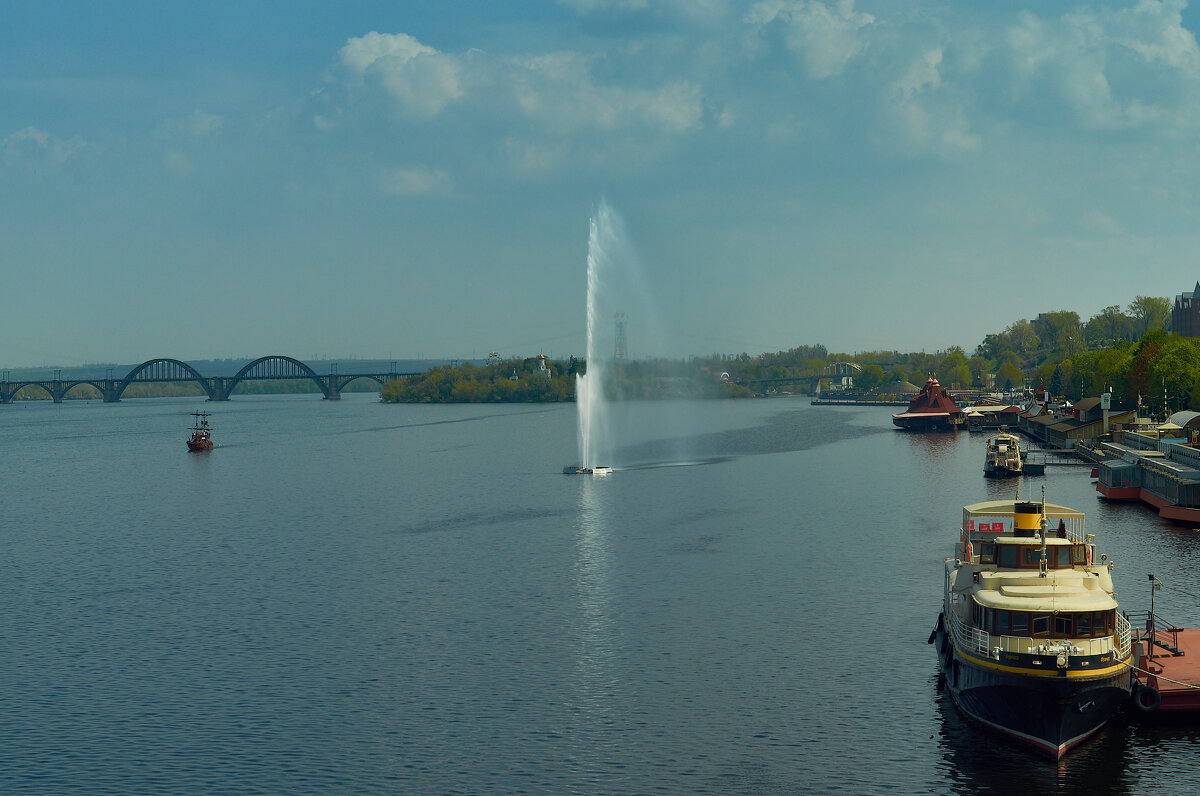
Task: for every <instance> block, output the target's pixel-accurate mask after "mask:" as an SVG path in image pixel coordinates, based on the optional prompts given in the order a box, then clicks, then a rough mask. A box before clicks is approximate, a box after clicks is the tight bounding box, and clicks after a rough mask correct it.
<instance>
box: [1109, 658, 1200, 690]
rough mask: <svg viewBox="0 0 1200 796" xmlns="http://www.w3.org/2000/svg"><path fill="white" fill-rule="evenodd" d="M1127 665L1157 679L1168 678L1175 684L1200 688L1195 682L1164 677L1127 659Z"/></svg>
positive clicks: (1168, 680) (1169, 681)
mask: <svg viewBox="0 0 1200 796" xmlns="http://www.w3.org/2000/svg"><path fill="white" fill-rule="evenodd" d="M1125 665H1126V666H1128V667H1129V668H1130V669H1133V670H1134V671H1135V672H1141V673H1142V674H1145V675H1149V676H1151V677H1153V678H1154V679H1156V680H1166V681H1167V682H1168V683H1174V684H1175V685H1181V686H1183V687H1184V688H1196V689H1200V685H1196V684H1195V683H1185V682H1183V681H1182V680H1172V679H1171V678H1170V677H1163V676H1162V675H1161V674H1155V673H1154V672H1151V671H1149V670H1147V669H1143V668H1141V667H1138V666H1134V665H1133V664H1132V663H1129V662H1127V661H1126V662H1125Z"/></svg>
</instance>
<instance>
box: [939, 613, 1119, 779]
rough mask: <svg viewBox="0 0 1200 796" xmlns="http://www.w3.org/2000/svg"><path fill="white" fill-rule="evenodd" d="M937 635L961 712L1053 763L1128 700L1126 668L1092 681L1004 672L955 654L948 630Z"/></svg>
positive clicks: (945, 673) (943, 665)
mask: <svg viewBox="0 0 1200 796" xmlns="http://www.w3.org/2000/svg"><path fill="white" fill-rule="evenodd" d="M937 635H938V638H937V642H938V657H939V662H940V664H941V669H942V674H943V676H944V678H945V687H946V689H947V690H948V691H949V692H950V696H951V698H952V699H953V700H954V703H955V704H956V705H957V706H958V708H959V709H960V710H961V711H962V712H963V713H965V714H966V715H967V716H968V717H969V718H971V719H973V720H974V721H976V722H977V723H979V724H980V725H982V726H984V727H986V728H988V729H990V730H992V731H994V732H996V733H999V734H1001V735H1004V736H1006V737H1008V738H1009V739H1011V740H1013V741H1016V742H1017V743H1019V744H1021V745H1023V746H1025V747H1026V748H1028V749H1030V750H1031V751H1033V752H1035V753H1036V754H1038V755H1040V756H1043V757H1047V758H1049V759H1051V760H1058V759H1060V758H1061V757H1062V756H1063V755H1065V754H1066V753H1067V752H1069V751H1070V750H1071V749H1073V748H1074V747H1076V746H1078V745H1079V744H1081V743H1083V742H1084V741H1086V740H1087V739H1088V738H1090V737H1091V736H1092V735H1094V734H1095V733H1097V732H1098V731H1099V730H1100V729H1102V728H1103V727H1104V725H1105V724H1107V723H1108V721H1109V719H1111V718H1112V717H1113V715H1115V714H1116V712H1117V711H1118V710H1119V709H1120V708H1121V706H1122V705H1123V704H1125V703H1126V702H1127V701H1128V699H1129V687H1130V678H1129V673H1128V670H1126V669H1124V668H1122V669H1121V670H1120V671H1118V672H1116V673H1113V674H1111V675H1108V676H1104V677H1097V678H1089V679H1082V678H1078V677H1067V676H1065V674H1064V675H1063V676H1046V675H1042V674H1024V673H1020V672H1014V671H1004V670H1003V668H1004V667H999V666H991V665H987V664H981V663H979V662H976V661H975V660H974V659H972V658H971V657H970V656H965V655H955V652H954V649H955V648H954V645H953V643H952V642H951V641H950V639H949V638H948V637H946V635H945V633H944V631H940V630H939V631H938V634H937Z"/></svg>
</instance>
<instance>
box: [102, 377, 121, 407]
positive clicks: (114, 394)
mask: <svg viewBox="0 0 1200 796" xmlns="http://www.w3.org/2000/svg"><path fill="white" fill-rule="evenodd" d="M99 387H100V396H101V397H102V398H103V399H104V403H106V404H115V403H118V402H120V400H121V397H120V393H119V390H120V387H121V382H120V381H119V380H118V379H101V380H100V384H99Z"/></svg>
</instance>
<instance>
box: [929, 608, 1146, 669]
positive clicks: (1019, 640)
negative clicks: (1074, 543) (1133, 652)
mask: <svg viewBox="0 0 1200 796" xmlns="http://www.w3.org/2000/svg"><path fill="white" fill-rule="evenodd" d="M946 613H947V615H948V616H949V617H950V633H951V635H952V636H953V638H954V643H955V644H956V645H957V646H959V647H961V648H963V649H966V650H969V651H971V652H975V653H977V654H979V655H982V656H984V657H989V658H990V657H996V655H997V654H998V653H1001V652H1022V653H1026V654H1037V653H1038V652H1039V651H1041V652H1042V653H1043V654H1044V653H1045V652H1048V651H1049V650H1048V649H1047V648H1048V647H1054V648H1056V649H1057V648H1059V647H1060V646H1061V645H1062V644H1064V643H1069V644H1070V645H1071V646H1070V654H1072V655H1099V654H1103V653H1105V652H1108V651H1109V650H1110V649H1113V650H1114V651H1115V652H1116V653H1117V657H1118V658H1119V659H1121V660H1124V659H1125V658H1127V657H1129V650H1130V646H1129V645H1130V632H1129V620H1127V619H1126V618H1125V617H1124V616H1122V615H1121V614H1117V626H1116V633H1115V634H1114V635H1115V636H1116V638H1115V639H1113V638H1112V637H1111V636H1104V637H1101V638H1096V639H1088V640H1080V639H1073V640H1072V641H1070V642H1064V641H1055V640H1053V639H1044V638H1043V639H1035V638H1031V637H1028V636H993V635H991V634H990V633H987V632H986V631H983V630H980V629H979V628H977V627H971V626H970V625H968V624H966V623H965V622H963V621H962V620H961V619H959V617H958V614H957V612H955V611H953V610H950V611H947V612H946ZM1079 643H1082V644H1084V646H1082V647H1081V646H1077V644H1079ZM1110 645H1111V646H1110Z"/></svg>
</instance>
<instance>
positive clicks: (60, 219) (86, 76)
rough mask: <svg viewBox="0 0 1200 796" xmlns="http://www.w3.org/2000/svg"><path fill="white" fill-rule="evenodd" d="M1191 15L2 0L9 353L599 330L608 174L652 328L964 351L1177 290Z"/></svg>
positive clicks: (1194, 15) (526, 337)
mask: <svg viewBox="0 0 1200 796" xmlns="http://www.w3.org/2000/svg"><path fill="white" fill-rule="evenodd" d="M1198 28H1200V13H1198V12H1197V10H1196V9H1194V8H1189V7H1188V6H1187V4H1186V3H1185V2H1182V0H1163V1H1162V2H1156V1H1155V0H1140V1H1139V2H1091V3H1087V4H1080V5H1075V6H1071V5H1068V4H1059V3H1029V2H1024V3H1015V2H1008V1H1007V0H993V2H989V3H962V2H929V1H928V0H910V1H909V2H904V3H896V2H865V1H864V0H822V1H821V2H817V1H816V0H750V1H749V2H733V0H558V2H551V1H550V0H547V1H546V2H530V1H529V0H508V2H504V3H496V2H491V1H490V0H489V1H488V2H474V1H473V0H472V1H470V2H451V1H449V0H440V1H439V2H432V0H430V1H429V2H427V1H426V0H405V1H404V2H365V1H364V2H356V1H355V0H342V1H340V2H306V1H305V0H293V2H289V3H284V4H279V3H245V2H241V0H239V1H238V2H221V1H220V0H217V1H216V2H204V3H179V2H161V1H160V0H155V1H153V2H150V1H143V0H128V1H126V2H122V3H90V4H84V3H77V2H57V1H56V0H47V1H44V2H38V3H24V2H16V0H0V275H2V279H0V297H2V303H0V310H2V312H0V323H2V324H3V326H2V328H3V333H2V334H0V367H12V368H17V367H27V366H44V365H64V366H70V365H79V364H93V363H106V362H113V363H136V362H141V361H144V360H148V359H152V358H157V357H168V358H176V359H184V360H188V359H209V358H226V357H230V358H245V359H251V358H255V357H259V356H265V355H269V354H282V355H287V356H293V357H297V358H301V359H307V358H332V359H337V358H346V359H349V358H356V357H357V358H381V359H382V358H392V359H408V358H415V357H426V358H435V357H446V358H468V357H472V358H482V357H485V356H486V355H487V354H488V353H489V352H491V351H496V352H498V353H500V354H501V355H502V356H533V355H536V354H538V353H546V354H548V355H550V356H563V357H565V356H567V355H569V354H576V355H582V354H583V352H584V351H585V350H586V334H587V321H586V307H587V290H588V278H587V269H588V254H589V237H590V234H589V230H590V228H591V223H592V221H593V219H594V218H595V217H596V216H597V215H599V214H601V211H602V209H603V208H611V211H612V212H613V214H614V215H615V216H616V217H618V218H619V219H620V221H621V223H620V234H621V235H622V236H623V238H624V242H623V244H622V246H621V247H620V248H621V251H622V252H626V254H625V256H626V257H628V258H630V259H633V260H636V270H637V272H638V273H637V276H636V278H634V277H633V276H631V274H632V270H631V269H628V268H626V267H624V266H620V267H610V268H609V271H608V273H607V274H606V275H605V278H606V279H607V280H609V281H610V282H613V283H615V282H621V283H622V285H621V290H623V291H624V294H623V295H632V293H633V292H636V296H637V300H636V301H632V300H631V301H630V302H629V305H628V306H622V305H621V304H619V303H618V304H615V305H613V306H608V307H605V308H604V317H605V319H607V318H608V317H609V313H610V312H611V313H616V312H622V313H624V314H625V315H626V320H625V325H626V335H627V347H628V351H629V355H630V356H631V357H633V358H640V357H650V356H686V355H689V354H697V355H703V354H709V353H714V352H716V353H729V354H736V353H740V352H748V353H751V354H756V353H760V352H764V351H777V350H783V349H787V348H791V347H794V346H798V345H806V344H817V343H819V344H823V345H825V346H826V347H827V348H829V349H830V350H831V351H836V352H848V353H853V352H856V351H866V350H899V351H902V352H907V351H928V352H934V351H939V350H945V349H946V348H948V347H950V346H955V345H957V346H962V347H963V348H964V349H966V350H967V351H968V352H970V351H972V350H974V348H975V346H976V345H978V344H979V343H980V342H981V341H982V340H983V338H984V336H985V335H986V334H989V333H992V332H996V331H1001V330H1003V329H1004V327H1006V326H1008V325H1009V324H1010V323H1012V322H1014V321H1016V320H1019V319H1022V318H1030V319H1032V318H1034V317H1036V315H1037V314H1038V313H1039V312H1044V311H1051V310H1060V309H1067V310H1074V311H1076V312H1078V313H1079V315H1080V316H1081V318H1082V319H1083V320H1085V321H1086V320H1087V319H1088V318H1089V317H1091V315H1093V314H1095V313H1097V312H1099V311H1100V310H1101V309H1103V308H1104V307H1107V306H1110V305H1121V306H1126V305H1128V303H1129V302H1130V301H1131V300H1132V299H1133V298H1134V297H1135V296H1138V295H1148V296H1167V297H1174V296H1175V295H1176V294H1179V293H1182V292H1184V291H1187V290H1191V288H1192V287H1193V286H1194V285H1195V283H1196V282H1197V281H1198V280H1200V262H1198V260H1200V256H1198V255H1200V47H1198V46H1197V41H1196V31H1197V29H1198ZM614 295H622V293H621V291H614ZM610 333H611V330H610Z"/></svg>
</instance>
